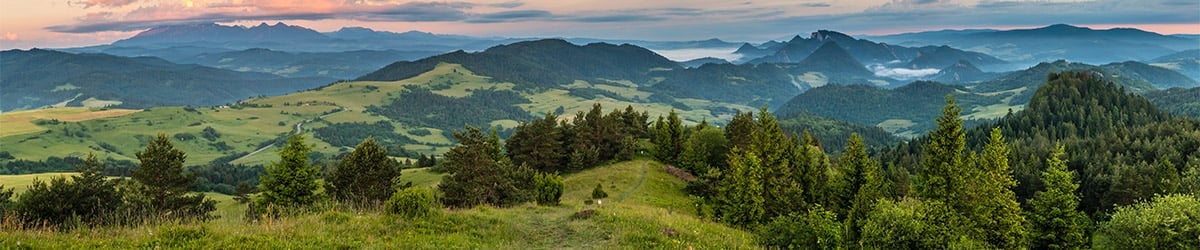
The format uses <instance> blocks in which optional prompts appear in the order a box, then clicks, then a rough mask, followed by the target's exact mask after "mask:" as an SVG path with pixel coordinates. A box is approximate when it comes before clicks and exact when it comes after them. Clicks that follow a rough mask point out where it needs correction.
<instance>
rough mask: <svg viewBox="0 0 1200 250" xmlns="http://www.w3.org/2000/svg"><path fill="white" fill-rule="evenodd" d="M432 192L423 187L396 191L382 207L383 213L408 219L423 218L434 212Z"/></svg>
mask: <svg viewBox="0 0 1200 250" xmlns="http://www.w3.org/2000/svg"><path fill="white" fill-rule="evenodd" d="M434 202H435V199H434V197H433V191H432V190H429V189H428V188H423V187H410V188H405V189H401V190H397V191H396V193H394V194H392V198H391V199H388V201H387V203H386V204H385V205H384V211H387V213H389V214H396V215H401V216H404V217H408V218H414V217H424V216H428V215H431V214H433V213H434V212H435V211H436V208H435V207H434Z"/></svg>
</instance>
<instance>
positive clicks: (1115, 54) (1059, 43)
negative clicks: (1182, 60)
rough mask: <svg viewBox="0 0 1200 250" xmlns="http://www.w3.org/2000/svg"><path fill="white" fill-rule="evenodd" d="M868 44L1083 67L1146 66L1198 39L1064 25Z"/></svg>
mask: <svg viewBox="0 0 1200 250" xmlns="http://www.w3.org/2000/svg"><path fill="white" fill-rule="evenodd" d="M867 39H871V40H875V41H880V42H885V43H890V44H899V45H905V46H938V45H949V46H952V47H955V48H961V49H964V50H968V51H974V52H981V53H986V54H988V55H992V56H995V57H998V58H1000V59H1003V60H1006V61H1009V62H1013V63H1015V64H1014V65H1013V66H1015V67H1024V66H1025V65H1033V64H1037V63H1039V62H1048V61H1056V60H1062V59H1066V60H1070V61H1075V62H1082V63H1087V64H1105V63H1111V62H1123V61H1145V60H1151V59H1154V58H1156V57H1159V56H1162V55H1166V54H1170V53H1174V52H1178V51H1182V50H1189V49H1200V40H1196V38H1195V37H1188V36H1168V35H1162V34H1157V33H1153V32H1147V31H1143V30H1138V29H1129V28H1115V29H1106V30H1095V29H1089V28H1083V27H1076V26H1071V25H1067V24H1055V25H1050V26H1046V27H1040V28H1034V29H1015V30H942V31H930V32H918V33H905V34H897V35H887V36H870V37H867ZM972 63H974V62H972Z"/></svg>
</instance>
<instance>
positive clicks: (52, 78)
mask: <svg viewBox="0 0 1200 250" xmlns="http://www.w3.org/2000/svg"><path fill="white" fill-rule="evenodd" d="M0 58H4V60H3V61H0V89H4V92H3V93H0V110H3V111H12V110H19V109H33V108H39V107H43V106H55V105H58V106H97V107H98V106H113V105H119V106H121V107H129V108H147V107H155V106H182V105H192V106H210V105H218V104H224V103H231V102H236V101H238V100H242V99H245V98H248V97H254V96H262V95H279V94H285V93H290V92H294V91H297V90H303V89H309V88H313V87H317V86H321V85H325V84H329V83H331V82H333V81H334V80H335V79H333V78H323V77H302V78H285V77H280V76H277V75H272V74H265V73H251V72H237V71H231V70H224V69H217V68H212V67H205V66H199V65H194V64H176V63H172V62H168V61H166V60H162V59H159V58H153V57H133V58H130V57H120V56H113V55H106V54H71V53H65V52H59V51H50V50H40V49H33V50H27V51H22V50H9V51H3V52H0Z"/></svg>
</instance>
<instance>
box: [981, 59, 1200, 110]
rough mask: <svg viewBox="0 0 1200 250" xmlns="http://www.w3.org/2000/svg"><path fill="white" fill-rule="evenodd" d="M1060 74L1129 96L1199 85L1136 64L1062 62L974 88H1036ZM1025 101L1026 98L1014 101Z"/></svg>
mask: <svg viewBox="0 0 1200 250" xmlns="http://www.w3.org/2000/svg"><path fill="white" fill-rule="evenodd" d="M1062 71H1092V72H1096V73H1097V74H1101V75H1103V76H1104V78H1105V80H1106V81H1111V82H1113V83H1115V84H1117V85H1120V86H1123V87H1125V88H1127V89H1129V90H1130V91H1133V92H1146V91H1151V90H1154V89H1156V88H1169V87H1193V86H1197V85H1200V83H1197V82H1196V81H1195V80H1192V79H1191V78H1188V77H1187V76H1184V75H1182V74H1180V73H1178V72H1175V71H1171V70H1169V69H1165V68H1160V67H1154V66H1150V65H1147V64H1144V63H1140V62H1133V61H1129V62H1120V63H1110V64H1105V65H1100V66H1096V65H1088V64H1083V63H1073V62H1068V61H1065V60H1058V61H1054V62H1044V63H1040V64H1038V65H1036V66H1033V67H1031V68H1029V69H1026V70H1021V71H1016V72H1013V73H1009V74H1008V75H1005V76H1001V77H1000V78H996V79H994V80H991V81H986V82H982V83H979V84H978V85H976V87H975V89H976V90H978V91H984V92H990V91H1004V90H1011V89H1017V88H1021V87H1030V88H1037V87H1038V86H1039V85H1041V84H1042V82H1043V81H1044V80H1045V77H1046V75H1047V74H1050V73H1057V72H1062ZM1018 99H1019V100H1028V98H1027V97H1026V98H1018Z"/></svg>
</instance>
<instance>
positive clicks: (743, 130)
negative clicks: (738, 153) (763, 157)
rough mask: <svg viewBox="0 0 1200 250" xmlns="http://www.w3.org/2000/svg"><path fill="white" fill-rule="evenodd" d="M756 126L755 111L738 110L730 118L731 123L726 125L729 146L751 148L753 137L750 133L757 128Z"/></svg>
mask: <svg viewBox="0 0 1200 250" xmlns="http://www.w3.org/2000/svg"><path fill="white" fill-rule="evenodd" d="M755 126H756V124H755V123H754V112H744V113H743V112H742V111H741V110H739V111H737V113H735V114H734V115H733V119H730V120H729V124H726V125H725V138H726V139H728V140H729V148H734V147H740V148H749V147H750V141H751V138H753V137H751V135H750V134H751V133H753V132H754V130H756V129H755Z"/></svg>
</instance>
